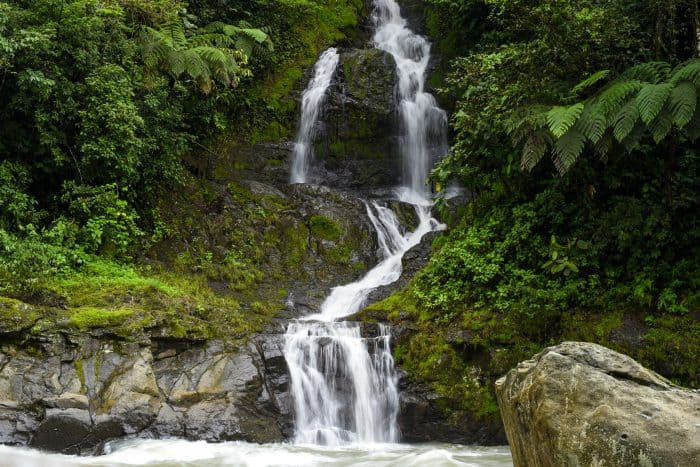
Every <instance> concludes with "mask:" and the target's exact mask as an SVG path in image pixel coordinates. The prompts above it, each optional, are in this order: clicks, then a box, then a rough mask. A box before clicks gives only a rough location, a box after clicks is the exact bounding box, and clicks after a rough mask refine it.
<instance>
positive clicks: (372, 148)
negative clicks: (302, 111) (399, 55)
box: [315, 48, 400, 188]
mask: <svg viewBox="0 0 700 467" xmlns="http://www.w3.org/2000/svg"><path fill="white" fill-rule="evenodd" d="M336 78H337V79H336V80H335V81H334V83H333V84H332V85H331V87H330V88H329V96H328V101H327V104H326V108H325V116H324V118H323V119H322V122H323V127H322V128H320V131H319V133H318V135H319V136H318V140H317V143H316V145H315V152H316V160H317V161H318V162H319V164H318V165H319V166H320V167H323V169H322V172H321V173H320V174H318V177H320V178H322V179H323V182H324V183H325V184H329V185H331V186H344V187H347V186H352V187H363V188H367V187H372V186H392V185H394V184H395V183H396V181H397V180H398V177H399V174H400V173H399V165H398V154H397V152H396V148H397V147H398V129H397V121H396V99H395V93H394V87H395V85H396V79H397V78H396V65H395V62H394V59H393V57H392V56H391V55H390V54H388V53H386V52H383V51H380V50H378V49H374V48H368V49H350V50H347V51H344V52H342V53H341V54H340V63H339V65H338V71H337V77H336Z"/></svg>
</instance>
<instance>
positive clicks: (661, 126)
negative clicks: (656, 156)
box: [651, 112, 673, 144]
mask: <svg viewBox="0 0 700 467" xmlns="http://www.w3.org/2000/svg"><path fill="white" fill-rule="evenodd" d="M672 129H673V118H672V117H671V113H670V112H662V113H661V115H659V117H658V118H657V119H656V120H654V124H653V125H652V126H651V137H652V138H653V139H654V142H655V143H656V144H659V143H660V142H661V141H662V140H663V139H664V138H666V136H668V134H669V133H670V132H671V130H672Z"/></svg>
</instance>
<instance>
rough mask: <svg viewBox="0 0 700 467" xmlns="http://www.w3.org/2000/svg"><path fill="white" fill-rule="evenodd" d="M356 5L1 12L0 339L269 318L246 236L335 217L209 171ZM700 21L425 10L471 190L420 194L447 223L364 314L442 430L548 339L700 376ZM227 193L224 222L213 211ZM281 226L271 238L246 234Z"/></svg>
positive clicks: (533, 0) (572, 12)
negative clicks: (430, 250) (462, 196)
mask: <svg viewBox="0 0 700 467" xmlns="http://www.w3.org/2000/svg"><path fill="white" fill-rule="evenodd" d="M365 8H366V7H365V4H364V2H361V1H359V0H237V1H233V2H227V1H222V0H205V1H201V2H190V3H188V2H184V1H180V0H154V1H140V0H101V1H97V0H70V1H66V0H31V1H28V0H26V1H25V0H10V1H6V2H2V3H0V322H1V324H2V326H3V329H6V330H12V331H16V330H20V329H27V328H30V327H32V326H36V325H37V322H40V321H41V320H42V319H46V320H49V321H50V323H51V325H53V324H55V323H63V324H65V325H67V326H72V327H73V328H77V329H80V330H82V329H85V328H91V327H100V326H116V327H117V328H118V329H117V331H116V332H117V333H119V334H121V335H124V336H128V335H131V334H132V333H133V332H134V331H135V330H136V329H142V328H146V327H149V328H158V327H159V326H160V327H164V328H167V329H165V330H164V331H163V332H166V333H168V334H169V335H171V336H175V337H182V336H189V337H196V338H199V337H208V336H211V335H213V334H217V333H219V334H221V333H227V335H233V336H234V337H239V336H244V335H245V333H246V332H249V331H251V330H253V329H257V328H258V327H259V325H260V322H261V321H262V320H264V319H266V317H269V316H270V315H272V314H274V313H275V312H276V311H277V309H276V308H275V307H278V306H279V302H280V297H283V296H284V295H285V293H286V292H285V291H284V290H278V289H276V288H274V287H273V288H271V289H270V291H269V294H270V296H269V297H260V294H263V293H268V292H267V291H261V290H262V287H261V282H262V281H263V277H264V276H265V274H266V273H268V275H270V274H269V271H266V273H263V272H262V271H261V270H260V267H259V264H258V263H259V261H260V258H261V257H263V256H265V254H266V253H265V251H264V250H266V249H273V248H278V249H279V250H282V249H286V250H288V251H287V252H286V253H285V254H286V255H287V257H288V258H287V259H289V258H291V259H290V261H297V262H298V257H299V256H300V255H302V254H303V250H304V249H305V248H306V247H307V243H309V242H308V238H309V236H312V235H316V236H317V237H318V238H319V241H318V242H319V244H322V243H323V241H325V242H326V243H328V242H332V241H334V240H337V239H338V238H339V237H341V236H342V230H341V229H339V227H337V226H336V225H335V224H333V223H332V222H331V220H329V219H325V218H323V217H312V218H311V219H310V221H309V226H308V228H307V227H303V226H302V227H303V228H300V227H299V226H295V225H293V224H292V223H291V222H290V223H289V225H287V224H284V223H280V222H279V221H280V219H281V218H282V217H283V216H284V212H285V211H286V210H289V209H290V207H289V206H288V205H287V204H285V201H283V200H281V199H279V198H274V196H272V197H268V198H266V199H264V200H263V201H264V202H263V203H257V200H255V199H254V198H255V197H254V195H253V194H252V193H251V191H250V190H248V189H247V188H245V187H243V186H241V185H239V184H237V183H236V181H235V180H228V182H229V183H227V184H225V185H224V186H223V188H222V187H220V186H214V185H213V184H211V183H209V180H208V179H207V175H208V172H209V171H211V170H212V169H211V167H210V166H209V162H210V159H211V157H212V156H213V157H217V156H219V155H221V154H224V153H225V152H226V151H228V150H230V149H231V148H234V149H236V148H240V147H241V146H243V145H245V144H246V143H254V142H258V141H277V140H283V139H285V138H288V137H289V136H290V134H291V131H292V129H293V128H294V117H295V116H294V111H295V106H296V104H295V101H294V99H293V98H291V97H290V94H291V92H292V91H293V89H294V88H295V87H298V86H300V85H302V84H303V83H302V76H303V72H304V70H305V69H307V68H308V66H309V65H310V64H312V63H313V60H314V59H315V57H316V56H317V55H318V52H319V51H320V49H321V48H322V47H325V46H327V45H330V44H333V43H335V44H339V43H340V44H342V43H347V42H350V41H352V40H353V36H354V35H356V34H358V31H359V30H360V28H359V27H358V26H359V19H358V18H360V17H361V16H362V15H366V13H367V11H366V10H365ZM699 15H700V13H699V12H698V4H697V1H696V0H668V1H666V0H664V1H658V0H640V1H629V0H427V1H426V2H425V18H426V25H425V26H426V30H427V32H428V34H429V35H430V36H432V37H433V38H436V44H435V50H436V51H437V52H438V53H439V54H440V55H441V57H442V59H441V62H440V64H439V66H438V67H437V69H436V72H435V73H434V76H433V78H432V80H431V83H433V85H434V86H437V87H439V88H440V99H441V102H442V103H443V105H444V106H445V107H447V108H448V109H450V110H451V112H452V121H451V124H452V141H453V145H452V148H451V150H450V153H449V154H448V155H447V156H446V157H445V158H444V159H443V160H442V162H441V163H440V164H439V165H438V167H437V168H436V170H435V171H434V174H433V182H434V183H435V184H436V186H447V185H448V184H450V183H453V182H455V181H456V182H458V183H459V184H460V185H461V186H463V187H465V188H466V190H467V191H468V193H469V195H470V198H471V202H469V203H468V204H465V205H463V206H460V207H459V209H457V210H456V212H455V210H454V209H452V208H453V206H447V205H446V203H443V204H440V205H438V206H437V210H441V211H442V213H443V216H444V217H445V218H449V219H448V220H449V223H450V227H451V229H450V231H449V233H447V234H445V235H443V236H441V237H440V238H439V239H438V240H437V241H436V242H435V245H434V247H435V254H434V257H433V258H432V260H431V261H430V263H429V264H428V266H427V267H426V268H425V269H424V270H423V271H422V272H421V273H420V274H419V275H418V277H416V278H415V280H413V282H412V283H411V284H410V285H409V286H408V287H407V288H406V289H405V290H404V291H402V292H400V293H398V294H395V295H393V296H392V297H390V298H389V299H387V300H385V301H384V302H381V303H378V304H375V305H373V306H371V307H370V310H369V311H370V312H372V313H378V316H380V317H382V318H384V317H386V316H387V314H388V316H389V318H390V319H392V320H395V321H401V322H403V323H405V324H407V328H408V329H410V330H411V332H410V333H407V334H405V336H404V338H403V340H401V341H400V342H398V345H397V346H396V349H395V350H396V352H395V353H396V357H397V359H398V361H399V362H400V363H401V364H402V365H403V366H404V367H406V368H407V369H408V370H410V372H411V374H412V375H413V377H414V378H415V379H416V380H417V381H420V382H427V383H429V384H431V385H432V387H433V388H434V389H435V390H437V391H438V392H439V393H440V394H442V395H443V396H445V404H446V407H448V408H449V409H451V411H452V412H453V414H455V417H456V418H455V420H456V421H458V418H459V416H460V414H463V413H470V414H476V415H477V416H481V417H487V418H488V417H491V418H494V417H495V414H496V411H497V407H496V405H495V403H494V400H493V396H492V382H493V380H494V379H495V378H496V377H498V376H501V375H502V374H503V373H504V372H505V371H506V370H507V369H509V368H511V367H512V366H513V365H514V364H516V363H517V362H518V361H520V360H522V359H525V358H528V357H530V356H531V355H532V354H533V353H534V352H536V351H538V350H539V349H541V348H542V347H544V346H546V345H549V344H553V343H556V342H558V341H561V340H563V339H581V340H589V341H596V342H601V343H603V344H606V345H608V346H611V347H613V348H616V349H619V350H622V351H625V352H627V353H629V354H631V355H632V356H634V357H635V358H638V359H640V360H641V361H642V362H643V363H645V364H647V365H650V366H652V367H653V368H655V369H657V370H658V371H660V372H662V373H663V374H664V375H666V376H668V377H670V378H672V379H673V380H675V381H677V382H679V383H682V384H686V385H691V386H694V387H698V386H700V366H699V364H698V362H700V143H698V133H699V131H700V102H698V101H699V100H700V62H699V61H698V22H699V21H700V19H699V17H700V16H699ZM221 191H223V192H224V195H221V193H220V192H221ZM222 198H225V199H226V201H227V202H229V201H230V204H232V205H233V208H232V211H233V212H235V213H236V215H237V216H238V217H236V218H234V217H232V216H230V215H229V216H228V217H227V216H223V215H219V214H216V215H214V214H212V213H210V212H209V211H208V209H213V208H212V206H216V205H218V204H223V202H222V201H221V199H222ZM217 216H218V217H217ZM205 217H209V219H210V220H209V221H206V219H203V218H205ZM212 219H213V220H212ZM275 222H277V223H279V224H280V226H279V230H281V231H282V232H283V235H277V236H275V235H272V234H271V233H270V232H269V231H264V229H263V228H261V225H263V226H264V225H267V224H266V223H268V224H269V223H275ZM285 222H286V221H285ZM204 231H208V233H209V234H210V235H218V236H219V237H222V238H224V237H225V242H222V243H223V244H225V248H214V247H213V246H212V245H211V244H210V243H208V242H207V241H206V239H205V238H204V236H205V235H204V233H203V232H204ZM212 232H213V233H212ZM285 235H286V236H285ZM169 241H170V242H171V243H168V242H169ZM300 251H302V253H300ZM334 254H335V256H334V257H331V259H330V262H331V263H334V264H335V263H337V264H342V263H347V262H348V258H347V257H349V255H350V252H349V250H348V249H347V248H344V249H342V250H337V251H335V253H334ZM278 256H279V257H283V256H284V254H280V255H278ZM295 258H296V259H295ZM275 261H276V262H280V263H284V261H279V258H278V257H275ZM283 266H284V265H283ZM273 272H274V273H275V274H278V275H279V276H281V275H283V274H285V273H286V272H285V271H283V270H275V271H273ZM272 276H274V274H273V275H272ZM271 280H272V281H274V280H275V277H272V278H271ZM220 283H225V284H226V287H224V289H225V290H224V291H223V292H222V291H221V290H218V289H216V287H214V286H213V285H212V284H214V285H216V284H220ZM254 285H255V286H256V287H253V286H254ZM258 289H259V290H258ZM246 291H248V293H250V292H251V291H254V292H255V293H257V294H258V296H253V295H250V296H249V297H247V298H248V299H249V303H247V304H246V305H245V306H243V305H242V303H241V300H242V299H243V298H245V297H243V298H242V295H244V294H245V292H246ZM267 298H270V300H267ZM27 304H30V305H27ZM231 331H234V334H231Z"/></svg>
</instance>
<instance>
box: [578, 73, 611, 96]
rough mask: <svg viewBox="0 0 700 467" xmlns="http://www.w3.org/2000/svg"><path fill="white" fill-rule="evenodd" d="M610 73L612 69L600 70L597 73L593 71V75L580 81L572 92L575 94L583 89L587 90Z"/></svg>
mask: <svg viewBox="0 0 700 467" xmlns="http://www.w3.org/2000/svg"><path fill="white" fill-rule="evenodd" d="M609 74H610V70H601V71H598V72H597V73H593V74H592V75H591V76H589V77H588V78H586V79H584V80H583V81H581V82H580V83H578V84H577V85H576V86H574V88H573V89H572V90H571V92H572V93H574V94H579V93H580V92H581V91H585V90H586V89H588V88H590V87H591V86H593V85H594V84H596V83H598V82H599V81H601V80H603V79H605V78H606V77H607V76H608V75H609Z"/></svg>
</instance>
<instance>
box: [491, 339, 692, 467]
mask: <svg viewBox="0 0 700 467" xmlns="http://www.w3.org/2000/svg"><path fill="white" fill-rule="evenodd" d="M496 393H497V395H498V401H499V405H500V409H501V415H502V417H503V421H504V424H505V427H506V433H507V435H508V441H509V443H510V446H511V451H512V453H513V460H514V463H515V465H516V466H526V465H538V466H581V465H601V466H602V465H606V466H607V465H641V466H679V467H680V466H691V465H700V392H698V391H692V390H686V389H683V388H680V387H678V386H675V385H673V384H671V383H670V382H669V381H668V380H666V379H664V378H663V377H661V376H659V375H658V374H656V373H654V372H653V371H651V370H648V369H646V368H644V367H642V366H641V365H640V364H639V363H637V362H636V361H634V360H632V359H631V358H629V357H627V356H625V355H622V354H620V353H617V352H614V351H612V350H610V349H607V348H605V347H602V346H600V345H597V344H591V343H585V342H564V343H562V344H560V345H557V346H554V347H549V348H547V349H545V350H543V351H542V352H541V353H539V354H537V355H535V356H534V357H533V359H532V360H527V361H524V362H522V363H520V364H519V365H518V367H517V368H515V369H513V370H511V371H510V372H508V374H507V375H506V376H504V377H503V378H501V379H500V380H498V381H497V382H496Z"/></svg>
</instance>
